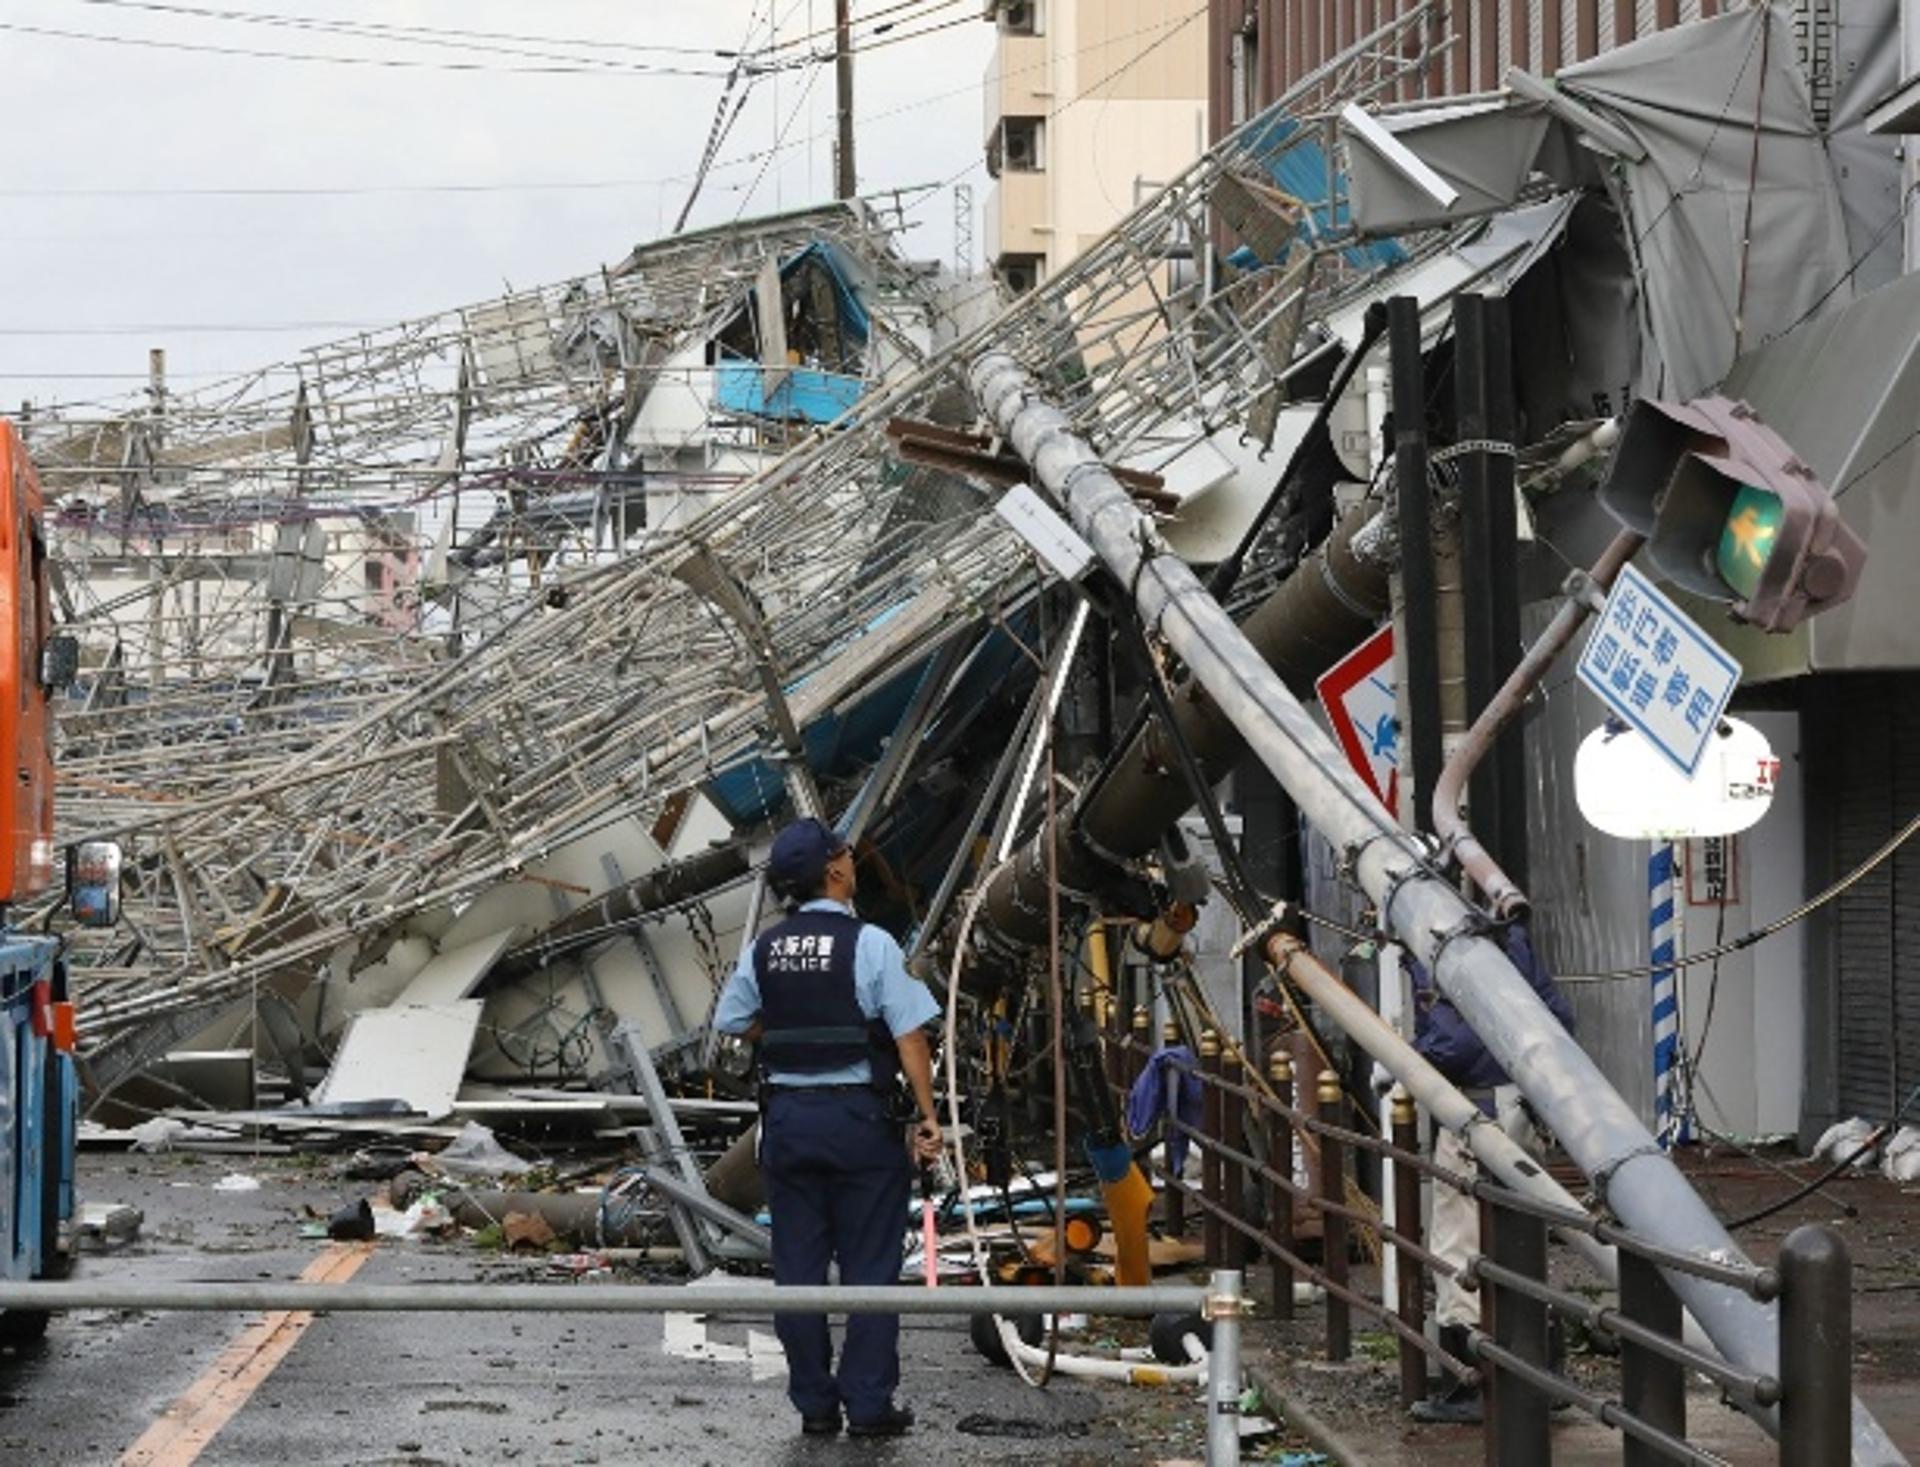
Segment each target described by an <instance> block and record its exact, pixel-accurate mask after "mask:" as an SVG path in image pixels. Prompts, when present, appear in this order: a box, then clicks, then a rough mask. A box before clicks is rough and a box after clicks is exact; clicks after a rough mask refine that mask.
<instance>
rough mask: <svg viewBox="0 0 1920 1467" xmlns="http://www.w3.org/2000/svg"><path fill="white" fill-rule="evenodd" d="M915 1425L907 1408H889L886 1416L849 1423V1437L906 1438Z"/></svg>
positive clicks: (911, 1413)
mask: <svg viewBox="0 0 1920 1467" xmlns="http://www.w3.org/2000/svg"><path fill="white" fill-rule="evenodd" d="M912 1425H913V1412H912V1411H910V1410H908V1409H907V1408H906V1407H905V1406H889V1407H888V1408H887V1411H886V1414H885V1415H884V1416H876V1417H875V1418H874V1419H873V1420H871V1421H849V1422H848V1423H847V1435H848V1436H905V1435H906V1433H907V1428H908V1427H910V1426H912Z"/></svg>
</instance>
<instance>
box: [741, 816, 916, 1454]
mask: <svg viewBox="0 0 1920 1467" xmlns="http://www.w3.org/2000/svg"><path fill="white" fill-rule="evenodd" d="M767 880H768V884H769V885H770V886H771V887H772V888H773V890H774V891H775V893H776V894H777V895H779V896H781V897H782V898H783V899H784V900H786V902H787V903H788V904H789V908H790V910H789V912H788V915H787V917H786V919H785V920H784V921H782V922H779V923H777V924H775V925H774V926H773V927H771V928H769V929H768V930H767V931H766V932H764V933H762V934H761V935H760V937H759V938H758V939H757V940H756V941H755V942H753V943H752V944H751V945H750V946H748V947H747V948H746V949H745V950H744V951H743V952H742V953H741V954H740V962H739V964H738V966H736V967H735V969H734V971H733V976H732V977H731V978H729V979H728V980H727V985H726V987H725V988H724V989H723V990H722V992H721V994H720V1003H719V1007H718V1008H717V1009H716V1010H715V1013H714V1026H715V1027H716V1028H717V1029H719V1030H721V1031H722V1032H724V1033H729V1034H746V1035H748V1036H749V1037H752V1038H755V1039H757V1040H758V1041H759V1044H760V1064H761V1075H762V1096H763V1103H762V1107H761V1123H760V1167H761V1171H762V1172H763V1173H764V1174H765V1176H766V1182H767V1202H768V1205H769V1207H770V1209H771V1210H772V1213H773V1277H774V1281H775V1282H776V1283H782V1284H824V1283H826V1281H827V1265H828V1263H829V1262H830V1261H837V1262H838V1263H839V1265H840V1282H841V1283H843V1284H897V1283H898V1282H899V1281H900V1266H901V1262H902V1256H903V1250H902V1239H903V1236H904V1233H905V1229H906V1225H907V1205H908V1202H909V1200H910V1197H911V1182H912V1170H911V1167H910V1166H909V1152H911V1155H912V1157H913V1158H914V1159H917V1160H919V1161H920V1162H921V1163H923V1164H924V1163H927V1162H931V1161H933V1160H935V1159H936V1158H937V1157H938V1156H939V1154H940V1145H941V1138H940V1123H939V1121H938V1120H937V1119H936V1117H935V1115H934V1109H933V1061H932V1056H931V1053H930V1051H929V1047H928V1044H927V1036H926V1034H925V1032H924V1031H923V1029H922V1027H921V1026H922V1025H924V1024H926V1023H927V1022H928V1021H929V1020H931V1019H933V1018H935V1017H937V1016H938V1014H939V1011H940V1010H939V1005H938V1004H937V1003H935V1002H934V999H933V995H932V994H931V993H929V992H928V991H927V988H926V985H925V984H923V983H919V982H916V981H915V980H914V979H913V978H911V977H909V976H908V974H907V969H906V964H905V961H904V959H903V957H902V954H901V952H900V945H899V944H898V943H897V942H895V941H894V940H893V938H891V937H890V936H888V935H887V933H886V932H885V931H883V930H882V929H880V928H878V927H874V926H870V925H868V924H867V923H864V922H862V921H861V920H860V919H859V917H858V916H857V915H855V913H854V909H853V897H854V891H855V888H856V884H857V883H856V880H855V875H854V865H853V853H852V851H850V850H849V849H848V848H847V845H846V843H845V842H844V841H842V840H841V839H840V838H839V837H838V836H837V835H835V834H834V833H833V831H832V830H830V829H829V828H828V827H827V826H825V825H823V824H822V823H821V822H820V821H818V820H799V821H795V822H794V823H793V824H791V825H789V826H787V827H786V828H785V829H784V830H782V831H781V832H780V833H779V835H777V836H776V837H775V838H774V842H773V853H772V855H771V857H770V858H769V860H768V862H767ZM899 1074H905V1076H906V1078H907V1082H908V1084H909V1086H910V1087H911V1090H912V1100H913V1105H914V1107H915V1108H916V1110H917V1112H918V1118H917V1120H916V1122H915V1124H914V1127H913V1131H912V1135H911V1138H910V1140H909V1137H908V1136H907V1135H906V1134H905V1126H906V1120H907V1117H906V1116H905V1115H903V1114H902V1113H901V1112H900V1111H898V1110H896V1109H895V1108H894V1106H893V1100H894V1097H895V1095H896V1094H897V1093H898V1085H897V1078H896V1077H897V1076H898V1075H899ZM774 1327H775V1330H776V1331H777V1333H778V1334H779V1336H780V1343H781V1345H782V1346H783V1347H785V1349H786V1352H787V1372H788V1384H787V1395H788V1398H789V1399H790V1400H792V1402H793V1404H794V1407H795V1409H796V1410H798V1411H799V1413H800V1422H801V1429H802V1430H803V1431H805V1432H806V1433H807V1435H809V1436H832V1435H834V1434H835V1433H837V1432H838V1431H839V1430H840V1426H841V1420H842V1412H843V1411H844V1413H845V1422H846V1427H847V1432H848V1434H849V1435H851V1436H898V1435H900V1434H901V1433H902V1432H904V1431H906V1430H907V1428H908V1427H910V1426H911V1425H912V1424H913V1412H912V1411H910V1410H908V1409H906V1408H905V1407H903V1406H899V1405H897V1404H895V1402H894V1399H893V1393H894V1390H895V1388H896V1387H897V1386H898V1385H899V1383H900V1349H899V1346H900V1317H899V1316H898V1315H896V1314H855V1315H852V1316H850V1317H849V1318H848V1320H847V1330H846V1343H845V1345H844V1347H843V1348H842V1349H841V1352H840V1368H839V1371H838V1373H837V1374H836V1373H835V1371H834V1368H833V1339H832V1336H831V1335H830V1334H829V1333H828V1330H827V1317H826V1315H824V1314H786V1313H782V1314H777V1315H776V1316H775V1317H774Z"/></svg>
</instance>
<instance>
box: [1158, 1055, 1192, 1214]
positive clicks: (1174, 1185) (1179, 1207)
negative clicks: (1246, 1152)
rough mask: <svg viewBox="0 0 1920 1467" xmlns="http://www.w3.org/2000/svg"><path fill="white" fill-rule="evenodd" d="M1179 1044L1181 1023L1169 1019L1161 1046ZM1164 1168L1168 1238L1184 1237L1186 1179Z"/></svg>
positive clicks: (1170, 1168) (1169, 1149)
mask: <svg viewBox="0 0 1920 1467" xmlns="http://www.w3.org/2000/svg"><path fill="white" fill-rule="evenodd" d="M1179 1042H1180V1025H1179V1022H1178V1021H1177V1020H1174V1019H1168V1020H1167V1022H1166V1023H1164V1024H1162V1025H1161V1026H1160V1046H1161V1048H1163V1049H1171V1048H1173V1046H1174V1045H1176V1044H1178V1043H1179ZM1168 1139H1169V1140H1171V1139H1172V1136H1171V1134H1169V1136H1168ZM1171 1149H1172V1148H1171V1147H1169V1148H1168V1151H1171ZM1165 1154H1166V1153H1165V1152H1163V1153H1162V1155H1165ZM1163 1167H1164V1173H1165V1176H1166V1181H1167V1185H1166V1188H1165V1190H1163V1191H1162V1192H1161V1194H1160V1195H1161V1197H1163V1198H1164V1199H1165V1200H1166V1224H1167V1236H1168V1237H1169V1238H1178V1237H1182V1236H1184V1235H1185V1233H1186V1231H1187V1194H1186V1185H1187V1184H1186V1178H1184V1177H1176V1176H1175V1175H1174V1174H1173V1168H1172V1167H1170V1166H1165V1165H1164V1163H1163Z"/></svg>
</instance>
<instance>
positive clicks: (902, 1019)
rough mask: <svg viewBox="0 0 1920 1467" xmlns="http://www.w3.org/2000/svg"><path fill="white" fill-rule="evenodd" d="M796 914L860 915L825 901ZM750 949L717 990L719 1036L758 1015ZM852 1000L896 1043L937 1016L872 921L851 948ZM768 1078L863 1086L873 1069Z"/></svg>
mask: <svg viewBox="0 0 1920 1467" xmlns="http://www.w3.org/2000/svg"><path fill="white" fill-rule="evenodd" d="M800 910H801V911H803V912H844V913H846V914H847V915H848V916H849V917H853V916H857V915H858V914H857V913H856V912H855V911H854V910H853V908H852V907H851V906H849V905H848V904H847V903H845V902H835V901H829V900H827V899H826V898H825V897H818V898H816V899H815V900H813V901H810V902H807V903H806V904H804V905H803V906H802V907H801V908H800ZM753 949H754V943H752V942H748V943H747V944H746V945H745V946H744V947H742V948H741V950H740V961H739V962H738V963H736V964H734V967H733V976H732V977H730V978H728V979H727V984H726V987H724V988H722V989H721V990H720V1002H719V1003H718V1004H717V1005H716V1006H715V1008H714V1011H713V1027H714V1028H716V1029H718V1030H720V1032H721V1033H723V1034H744V1033H746V1031H747V1030H748V1029H749V1028H751V1027H752V1025H753V1021H754V1020H755V1019H757V1018H759V1017H760V976H759V974H757V973H755V972H754V971H753ZM853 1000H854V1002H855V1003H857V1004H859V1005H860V1012H861V1013H862V1014H864V1015H865V1016H866V1017H867V1018H869V1019H884V1020H885V1021H886V1025H887V1031H888V1032H889V1033H890V1034H892V1035H893V1036H894V1037H895V1038H896V1039H897V1038H899V1037H900V1035H902V1034H910V1033H912V1032H913V1031H914V1030H915V1029H918V1028H919V1027H920V1026H921V1025H922V1024H925V1023H927V1022H929V1021H930V1020H933V1019H937V1018H939V1017H940V1005H939V1004H938V1003H937V1002H935V1000H934V997H933V994H932V993H931V992H929V991H928V989H927V985H926V984H924V983H922V982H920V981H919V980H918V979H917V978H915V977H914V976H913V975H912V974H910V973H908V972H907V960H906V955H905V954H904V953H902V952H901V951H900V944H899V943H897V942H895V941H894V940H893V938H892V937H891V936H890V935H889V934H888V932H887V931H886V929H885V928H883V927H876V926H874V925H873V924H872V923H871V922H863V923H862V924H861V925H860V939H859V941H858V942H857V943H856V944H855V945H854V949H853ZM767 1078H768V1079H769V1080H771V1081H772V1082H773V1083H774V1084H776V1085H865V1084H867V1083H868V1082H869V1081H871V1080H872V1079H873V1066H872V1065H870V1064H868V1063H867V1062H866V1061H865V1060H856V1061H855V1062H854V1063H853V1064H850V1065H842V1066H841V1067H840V1068H838V1069H834V1070H818V1071H815V1072H814V1073H812V1074H805V1075H795V1074H787V1073H783V1072H782V1071H779V1070H770V1071H768V1073H767Z"/></svg>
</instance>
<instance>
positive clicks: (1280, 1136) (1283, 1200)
mask: <svg viewBox="0 0 1920 1467" xmlns="http://www.w3.org/2000/svg"><path fill="white" fill-rule="evenodd" d="M1267 1078H1268V1079H1269V1080H1271V1081H1272V1082H1273V1095H1274V1099H1275V1100H1277V1101H1278V1102H1279V1103H1280V1105H1281V1106H1282V1107H1285V1109H1276V1110H1274V1111H1271V1112H1270V1113H1269V1114H1270V1115H1271V1117H1272V1121H1271V1124H1270V1125H1269V1127H1268V1130H1267V1167H1268V1169H1269V1170H1270V1171H1273V1172H1276V1173H1278V1174H1279V1175H1280V1176H1283V1177H1286V1178H1288V1179H1291V1178H1292V1177H1293V1175H1294V1170H1293V1117H1292V1116H1291V1115H1290V1114H1289V1113H1288V1112H1290V1111H1291V1110H1292V1108H1293V1061H1292V1060H1291V1059H1289V1058H1288V1057H1287V1054H1286V1052H1285V1051H1284V1050H1276V1051H1275V1052H1274V1055H1273V1058H1272V1059H1270V1060H1268V1061H1267ZM1267 1232H1268V1233H1270V1234H1271V1235H1272V1237H1273V1240H1274V1241H1275V1242H1276V1243H1278V1244H1279V1245H1280V1246H1281V1247H1282V1248H1284V1249H1286V1250H1287V1251H1288V1252H1289V1253H1291V1252H1293V1250H1294V1242H1293V1193H1291V1192H1289V1191H1288V1190H1287V1189H1286V1188H1285V1187H1282V1186H1281V1185H1280V1184H1279V1183H1277V1182H1273V1181H1269V1182H1268V1183H1267ZM1272 1304H1273V1317H1274V1318H1275V1319H1292V1318H1293V1265H1292V1264H1291V1263H1289V1262H1287V1261H1286V1260H1285V1259H1283V1258H1278V1257H1276V1258H1275V1259H1274V1260H1273V1300H1272Z"/></svg>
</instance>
